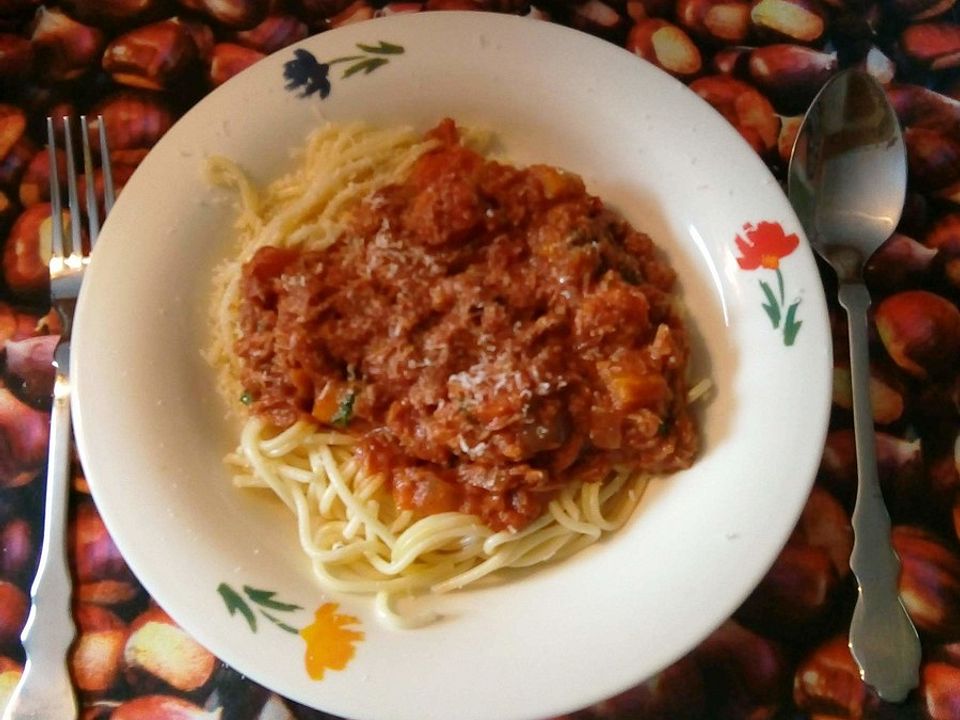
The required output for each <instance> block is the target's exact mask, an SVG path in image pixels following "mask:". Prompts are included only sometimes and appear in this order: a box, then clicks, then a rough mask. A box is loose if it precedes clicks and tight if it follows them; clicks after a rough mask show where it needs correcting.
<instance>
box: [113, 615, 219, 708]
mask: <svg viewBox="0 0 960 720" xmlns="http://www.w3.org/2000/svg"><path fill="white" fill-rule="evenodd" d="M124 661H125V664H126V669H127V677H128V679H130V680H131V681H132V682H138V681H139V682H141V683H149V682H150V681H151V680H153V681H160V682H161V683H163V684H164V685H165V686H169V687H171V688H175V689H176V690H179V691H181V692H191V691H194V690H197V689H198V688H200V687H203V686H204V685H205V684H206V683H207V681H208V680H209V679H210V678H211V677H212V676H213V671H214V668H215V666H216V662H217V660H216V657H214V655H213V653H211V652H210V651H209V650H207V649H206V648H204V647H203V646H202V645H200V644H199V643H198V642H197V641H196V640H194V639H193V638H192V637H191V636H190V635H188V634H187V632H186V631H185V630H183V629H182V628H181V627H180V626H179V625H177V624H176V623H175V622H174V621H173V620H172V619H171V618H170V616H169V615H167V614H166V613H165V612H164V611H163V610H161V609H160V608H159V607H155V606H154V607H151V608H149V609H147V610H146V611H144V612H143V613H142V614H141V615H139V616H138V617H136V618H135V619H134V620H133V622H132V623H131V624H130V635H129V637H128V638H127V642H126V646H125V647H124Z"/></svg>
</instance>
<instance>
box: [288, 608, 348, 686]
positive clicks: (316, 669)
mask: <svg viewBox="0 0 960 720" xmlns="http://www.w3.org/2000/svg"><path fill="white" fill-rule="evenodd" d="M336 610H337V605H336V604H335V603H324V604H323V605H321V606H320V607H318V608H317V610H316V612H315V613H314V616H313V622H312V623H311V624H310V625H307V626H306V627H305V628H303V629H302V630H300V637H302V638H303V639H304V641H305V642H306V643H307V653H306V659H305V662H306V666H307V674H308V675H310V678H311V679H313V680H322V679H323V674H324V672H326V671H327V670H343V669H344V668H345V667H346V666H347V663H349V662H350V660H352V659H353V656H354V653H355V652H356V643H358V642H359V641H361V640H363V633H362V632H359V631H358V630H352V629H350V627H349V626H351V625H358V624H359V623H360V621H359V620H358V619H357V618H355V617H353V616H352V615H341V614H340V613H338V612H336Z"/></svg>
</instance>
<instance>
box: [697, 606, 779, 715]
mask: <svg viewBox="0 0 960 720" xmlns="http://www.w3.org/2000/svg"><path fill="white" fill-rule="evenodd" d="M692 656H693V659H694V660H695V661H696V663H697V665H698V666H699V667H700V670H701V672H702V673H703V680H704V688H705V691H706V695H705V697H706V701H707V711H706V713H705V714H704V717H708V718H711V720H740V719H741V718H748V717H753V718H769V717H773V716H774V715H776V713H777V711H778V710H779V709H780V707H781V705H782V704H783V701H784V695H785V690H786V687H787V684H788V683H789V678H790V665H789V661H788V659H787V656H786V653H785V652H784V650H783V648H782V647H781V646H780V645H779V644H778V643H776V642H774V641H773V640H769V639H767V638H765V637H763V636H761V635H758V634H756V633H754V632H751V631H750V630H747V629H746V628H744V627H743V626H742V625H740V624H739V623H737V622H736V621H734V620H727V621H726V622H724V623H723V624H722V625H721V626H720V627H719V628H717V629H716V630H714V631H713V632H712V633H711V634H710V635H709V636H708V637H707V639H706V640H704V641H703V642H702V643H700V645H699V646H697V647H696V648H695V649H694V650H693V652H692Z"/></svg>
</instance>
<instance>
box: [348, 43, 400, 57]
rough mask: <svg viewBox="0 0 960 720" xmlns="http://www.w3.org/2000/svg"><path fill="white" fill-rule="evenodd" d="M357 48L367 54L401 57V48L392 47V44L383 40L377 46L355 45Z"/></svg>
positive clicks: (398, 46) (397, 46)
mask: <svg viewBox="0 0 960 720" xmlns="http://www.w3.org/2000/svg"><path fill="white" fill-rule="evenodd" d="M357 47H358V48H360V49H361V50H363V51H364V52H367V53H374V54H375V55H402V54H403V46H402V45H394V44H393V43H388V42H386V41H384V40H381V41H380V44H379V45H364V44H363V43H357Z"/></svg>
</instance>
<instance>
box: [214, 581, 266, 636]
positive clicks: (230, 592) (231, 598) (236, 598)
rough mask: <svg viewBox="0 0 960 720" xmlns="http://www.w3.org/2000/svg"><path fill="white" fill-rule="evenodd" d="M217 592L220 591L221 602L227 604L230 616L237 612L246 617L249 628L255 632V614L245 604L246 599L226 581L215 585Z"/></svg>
mask: <svg viewBox="0 0 960 720" xmlns="http://www.w3.org/2000/svg"><path fill="white" fill-rule="evenodd" d="M217 592H218V593H220V597H222V598H223V602H224V603H225V604H226V606H227V611H228V612H229V613H230V617H233V616H234V615H236V614H237V613H238V612H239V613H240V614H241V615H243V617H244V618H245V619H246V621H247V624H248V625H249V626H250V630H251V631H253V632H256V631H257V616H256V615H254V614H253V610H251V609H250V606H249V605H247V601H246V600H244V599H243V598H242V597H241V596H240V594H239V593H238V592H237V591H236V590H234V589H233V588H232V587H230V586H229V585H227V584H226V583H220V584H219V585H218V586H217Z"/></svg>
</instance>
